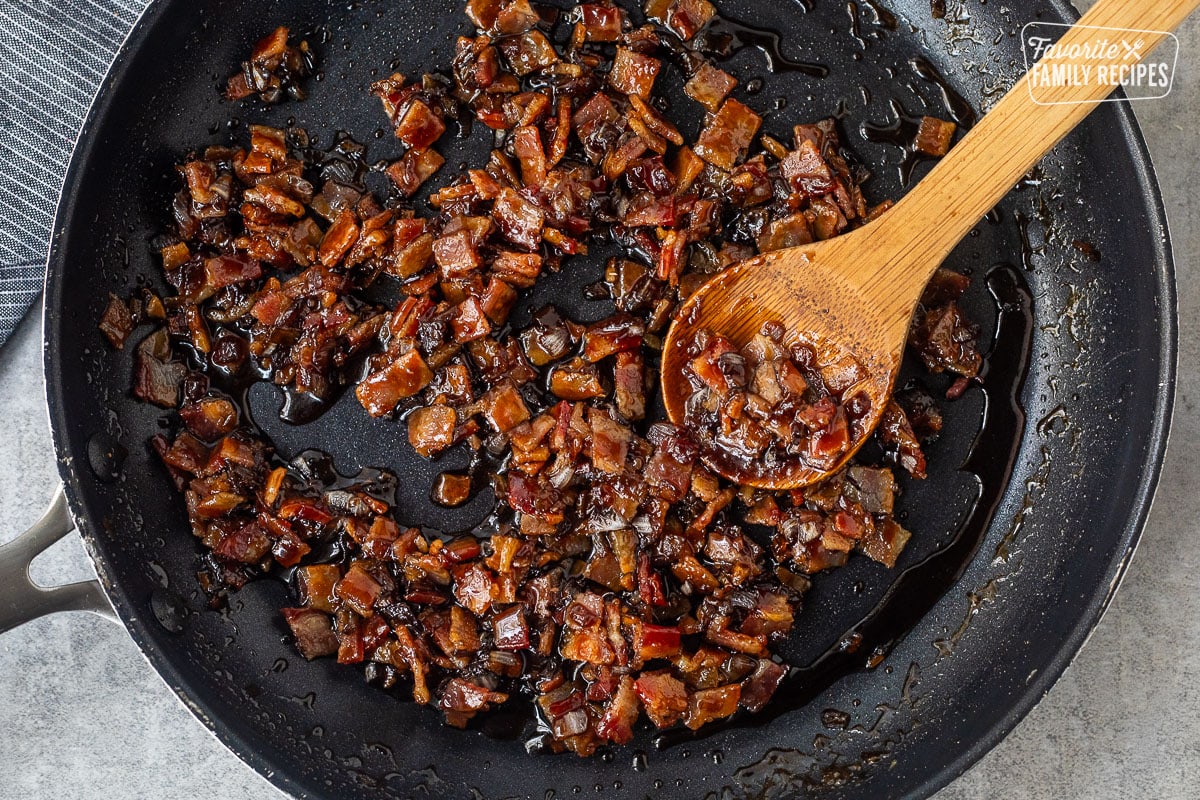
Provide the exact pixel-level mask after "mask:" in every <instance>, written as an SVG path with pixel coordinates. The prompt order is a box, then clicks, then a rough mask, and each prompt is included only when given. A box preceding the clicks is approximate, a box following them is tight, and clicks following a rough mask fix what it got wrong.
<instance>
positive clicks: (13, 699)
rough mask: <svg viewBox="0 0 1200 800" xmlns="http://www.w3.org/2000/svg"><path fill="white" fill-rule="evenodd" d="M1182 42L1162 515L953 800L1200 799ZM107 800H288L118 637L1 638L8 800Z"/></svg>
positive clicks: (2, 496)
mask: <svg viewBox="0 0 1200 800" xmlns="http://www.w3.org/2000/svg"><path fill="white" fill-rule="evenodd" d="M1081 5H1082V4H1081ZM1180 38H1181V40H1182V47H1181V51H1180V59H1179V68H1178V72H1177V75H1176V79H1175V88H1174V90H1173V92H1172V94H1171V95H1170V96H1169V97H1168V98H1166V99H1164V100H1158V101H1149V102H1143V103H1140V104H1138V105H1137V106H1136V110H1137V114H1138V118H1139V120H1140V121H1141V124H1142V129H1143V131H1144V133H1145V135H1146V139H1147V141H1148V143H1149V146H1150V151H1151V153H1152V154H1153V157H1154V161H1155V163H1156V165H1158V174H1159V180H1160V182H1161V184H1162V190H1163V195H1164V198H1165V201H1166V205H1167V210H1168V215H1169V219H1170V225H1171V233H1172V237H1173V240H1174V248H1175V261H1176V268H1177V270H1178V275H1179V314H1180V357H1179V366H1180V373H1179V388H1178V396H1177V401H1176V414H1175V421H1174V430H1173V435H1172V441H1171V447H1170V451H1169V453H1168V455H1167V461H1166V465H1165V467H1164V470H1163V476H1162V482H1161V485H1160V487H1159V491H1158V498H1157V501H1156V503H1155V507H1154V510H1153V513H1152V514H1151V516H1150V521H1149V524H1148V526H1147V528H1146V532H1145V535H1144V536H1143V537H1142V544H1141V547H1140V549H1139V550H1138V553H1137V557H1136V558H1135V559H1134V560H1133V563H1132V565H1131V566H1130V568H1129V572H1128V575H1127V577H1126V579H1125V582H1124V586H1123V587H1122V588H1121V590H1120V592H1119V593H1118V594H1117V596H1116V599H1115V600H1114V601H1113V604H1112V606H1111V607H1110V609H1109V611H1108V613H1107V615H1106V616H1105V617H1104V619H1103V621H1102V622H1101V623H1100V625H1099V627H1098V628H1097V629H1096V631H1095V634H1094V635H1093V636H1092V638H1091V640H1090V641H1089V642H1088V644H1087V646H1086V647H1085V648H1084V650H1083V651H1082V652H1081V653H1080V655H1079V657H1078V658H1077V659H1076V661H1075V662H1074V664H1073V665H1072V666H1071V667H1070V668H1069V669H1068V670H1067V672H1066V674H1065V675H1064V676H1063V677H1062V679H1061V680H1060V681H1059V682H1058V683H1057V685H1056V686H1055V687H1054V688H1053V690H1052V691H1051V692H1050V693H1049V694H1048V695H1047V697H1046V698H1045V699H1044V700H1043V701H1042V703H1041V704H1040V705H1039V706H1038V707H1037V708H1036V709H1035V710H1034V711H1033V712H1032V713H1031V714H1030V715H1029V716H1028V717H1027V718H1026V719H1025V720H1024V721H1023V722H1022V723H1021V724H1020V725H1019V726H1018V727H1017V729H1016V730H1015V731H1014V732H1013V733H1012V735H1010V736H1009V737H1008V738H1007V739H1006V740H1005V741H1004V742H1002V743H1001V744H1000V745H999V746H998V747H997V748H996V749H995V750H993V751H992V752H991V753H990V754H989V755H987V756H986V757H985V758H984V759H983V760H982V761H980V762H979V763H978V764H977V765H976V766H975V767H974V768H972V769H971V770H970V771H969V772H968V773H967V774H966V775H964V776H963V777H962V778H960V779H959V780H957V781H956V782H955V783H954V784H952V785H951V786H949V787H948V788H946V789H945V790H943V791H942V792H941V793H940V794H938V795H937V797H938V798H939V800H969V799H970V798H984V797H993V796H1001V797H1006V798H1029V800H1041V799H1042V798H1045V799H1046V800H1050V799H1051V798H1053V799H1054V800H1063V798H1085V797H1086V798H1089V800H1107V799H1108V798H1112V799H1113V800H1118V799H1119V800H1128V798H1192V797H1196V796H1198V795H1200V789H1198V788H1197V787H1198V786H1200V649H1198V648H1197V647H1196V643H1197V642H1200V591H1198V587H1200V548H1198V547H1197V546H1196V541H1197V536H1198V535H1200V416H1197V412H1196V403H1197V402H1198V399H1200V352H1198V350H1200V323H1198V320H1200V263H1198V261H1200V200H1198V199H1197V198H1196V197H1195V192H1196V187H1200V135H1198V134H1197V131H1196V128H1195V125H1196V123H1195V119H1196V116H1195V115H1196V109H1200V21H1195V20H1194V21H1192V22H1190V23H1189V24H1188V25H1186V27H1185V28H1184V30H1183V31H1182V32H1181V36H1180ZM40 345H41V340H40V331H39V320H38V319H37V318H36V315H34V316H33V317H31V318H29V319H27V320H26V321H25V322H24V324H23V325H22V326H21V327H20V329H19V330H18V332H17V334H16V336H15V337H14V339H13V341H12V342H11V343H10V344H9V345H8V346H6V347H5V348H3V349H2V350H0V408H2V409H4V418H5V419H4V422H3V424H2V425H0V427H2V428H3V431H4V433H3V442H4V445H3V450H0V454H2V456H3V457H2V458H0V509H2V510H3V525H2V526H0V541H7V540H8V539H10V538H12V537H13V536H14V535H15V534H16V533H17V532H18V531H20V530H23V529H24V528H25V527H26V526H27V525H29V524H30V523H31V522H33V521H34V520H35V519H36V518H37V517H38V515H39V514H40V512H41V510H42V507H43V505H44V504H45V502H46V501H47V499H48V498H49V497H50V494H51V491H52V489H53V487H54V485H55V483H56V475H55V466H54V459H53V457H52V455H51V447H50V435H49V431H48V429H47V421H46V411H45V407H44V403H43V399H42V385H41V383H42V381H41V352H40ZM33 572H34V576H35V578H36V579H38V580H40V581H42V582H43V583H57V582H64V581H71V580H78V579H82V578H85V577H88V576H89V575H90V574H91V568H90V566H89V564H88V560H87V557H86V555H85V553H84V550H83V547H82V546H81V545H80V543H79V542H78V540H77V539H76V538H74V537H68V538H67V539H65V540H64V541H63V542H61V543H59V544H58V545H55V547H54V548H52V549H51V550H50V551H49V552H48V553H46V554H45V555H43V556H42V557H41V558H40V559H39V560H38V561H37V562H36V563H35V567H34V570H33ZM218 787H219V788H218ZM101 797H102V798H107V799H108V800H133V799H134V798H155V799H156V800H158V799H162V798H166V799H168V800H170V799H172V798H184V797H205V798H207V797H221V798H232V797H251V798H274V797H282V795H281V794H280V793H279V792H278V791H277V790H275V789H274V788H273V787H272V786H270V784H268V783H267V782H266V781H265V780H263V779H262V778H260V777H259V776H258V775H256V774H255V773H254V772H252V771H251V770H250V769H249V768H248V767H246V766H245V765H243V764H242V763H241V762H240V761H239V760H238V759H237V758H236V757H234V756H233V755H232V754H230V753H229V752H228V751H226V750H225V749H224V748H223V747H222V746H221V745H220V744H219V743H218V742H217V741H216V739H215V738H213V737H212V736H211V735H210V734H209V733H208V731H207V730H206V729H205V728H204V727H203V726H202V725H201V724H200V723H199V722H197V721H196V720H195V719H194V718H193V717H192V716H191V715H190V714H189V713H188V712H187V711H186V710H185V709H184V708H183V706H182V705H181V704H180V703H179V702H178V701H177V700H176V698H175V697H174V695H172V694H171V693H170V691H169V690H168V689H167V688H166V686H165V685H164V684H163V683H162V682H161V681H160V680H159V679H158V677H157V676H156V675H155V673H154V672H153V671H152V670H151V669H150V667H149V666H148V665H147V664H146V662H145V661H144V660H143V658H142V656H141V655H140V653H139V652H138V650H137V648H136V647H134V645H133V642H132V641H131V640H130V639H129V637H128V636H127V635H126V634H125V632H124V630H123V629H122V628H120V627H119V626H117V625H113V624H110V623H108V622H105V621H103V620H101V619H99V618H97V617H93V616H91V615H86V614H78V613H77V614H63V615H59V616H56V617H51V618H47V619H42V620H38V621H36V622H33V623H30V624H29V625H26V626H25V627H23V628H20V629H17V630H15V631H12V632H10V633H8V634H5V635H3V636H0V798H21V800H39V799H40V798H56V799H57V800H74V799H75V798H101Z"/></svg>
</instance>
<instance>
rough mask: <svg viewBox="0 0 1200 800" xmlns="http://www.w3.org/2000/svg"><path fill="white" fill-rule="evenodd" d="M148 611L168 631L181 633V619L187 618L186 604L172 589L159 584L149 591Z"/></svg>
mask: <svg viewBox="0 0 1200 800" xmlns="http://www.w3.org/2000/svg"><path fill="white" fill-rule="evenodd" d="M150 612H151V613H152V614H154V619H155V620H157V621H158V624H159V625H162V626H163V628H164V629H165V630H167V631H168V632H170V633H182V632H183V621H184V620H185V619H187V614H188V609H187V604H185V603H184V602H183V598H182V597H180V596H179V593H178V592H176V591H175V590H174V589H168V588H166V587H163V586H160V587H158V588H157V589H155V590H154V591H153V592H151V593H150Z"/></svg>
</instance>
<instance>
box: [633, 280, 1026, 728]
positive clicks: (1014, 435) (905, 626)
mask: <svg viewBox="0 0 1200 800" xmlns="http://www.w3.org/2000/svg"><path fill="white" fill-rule="evenodd" d="M987 287H988V291H990V292H991V294H992V297H993V298H994V299H995V301H996V305H997V308H998V315H997V320H996V333H995V337H994V339H993V342H992V347H991V352H990V353H989V354H988V356H987V359H986V360H985V362H984V367H983V370H982V372H981V373H980V382H981V384H982V389H983V393H984V398H985V405H984V412H983V423H982V426H981V427H980V430H979V433H978V434H977V435H976V437H975V441H974V443H973V444H972V446H971V451H970V454H969V455H968V456H967V459H966V461H965V462H964V463H963V466H962V469H963V471H965V472H969V473H971V474H973V475H974V476H975V477H976V478H977V480H978V483H979V490H978V495H977V496H976V499H975V502H974V504H973V505H972V508H971V510H970V512H969V513H968V515H967V517H966V519H965V520H963V522H962V523H961V524H960V525H959V527H958V530H957V531H956V532H955V533H954V536H953V538H952V539H951V541H950V543H949V544H947V545H946V546H945V547H943V548H942V549H940V550H938V551H937V552H935V553H933V554H932V555H930V556H928V557H927V558H925V560H923V561H921V562H920V563H919V564H915V565H914V566H911V567H909V568H908V569H906V570H905V571H904V572H902V573H901V574H900V576H899V577H898V578H897V579H896V580H895V582H894V583H893V584H892V585H891V587H890V588H889V589H888V591H887V592H886V593H885V594H884V596H883V598H882V599H881V600H880V601H879V604H878V605H876V606H875V608H874V609H873V610H872V611H871V613H870V614H868V615H867V616H866V617H865V618H863V620H862V621H860V622H859V623H858V624H857V625H855V626H854V627H852V628H850V629H849V630H847V631H846V632H845V633H844V634H842V636H841V637H839V639H838V642H837V643H836V644H835V645H833V646H832V647H830V648H829V649H828V650H827V651H826V652H825V653H824V654H822V655H821V656H820V657H819V658H817V659H816V660H815V661H813V662H812V663H810V664H808V665H806V666H803V667H798V666H795V665H792V667H791V670H790V672H789V673H788V676H787V678H785V679H784V682H783V684H782V685H781V686H780V687H779V690H778V691H777V692H776V693H775V696H774V697H772V698H771V702H770V703H769V704H768V705H767V707H766V708H765V709H763V710H762V711H760V712H759V713H757V714H746V713H744V712H739V714H738V715H737V716H735V717H733V718H732V719H730V720H729V721H727V722H724V723H715V724H712V725H709V726H706V727H705V728H704V729H702V730H701V731H699V732H697V733H693V732H691V731H688V730H670V731H667V732H665V733H663V734H660V735H659V736H658V737H656V739H655V744H656V746H657V747H659V748H660V749H662V748H666V747H671V746H673V745H676V744H680V743H682V742H686V741H692V740H695V739H698V738H705V737H707V736H711V735H712V734H714V733H717V732H718V731H722V730H728V729H731V728H750V727H759V726H762V725H765V724H767V723H769V722H770V721H772V720H774V719H776V718H778V717H780V716H782V715H784V714H787V713H789V712H791V711H794V710H796V709H798V708H801V707H803V706H805V705H807V704H808V703H810V702H812V701H813V700H814V699H816V697H817V696H818V695H820V694H821V693H822V692H824V691H825V690H826V689H827V688H829V687H830V686H831V685H833V684H834V683H835V682H837V681H838V680H840V679H841V678H843V677H845V676H846V675H849V674H851V673H853V672H857V671H859V670H861V669H872V668H874V667H875V666H877V665H878V664H879V663H880V662H881V661H882V660H883V659H884V658H885V657H886V656H887V654H888V652H890V651H891V649H892V648H893V647H894V646H895V645H896V644H897V643H898V642H899V641H900V640H901V639H903V638H904V636H905V635H906V634H907V633H908V632H909V631H910V630H911V629H912V628H913V626H915V625H916V624H917V623H918V622H919V621H920V620H921V618H922V617H924V616H925V615H926V614H927V613H929V611H930V610H931V609H932V608H933V607H934V605H935V604H936V603H937V602H938V600H940V599H941V598H942V596H943V595H945V593H946V592H947V591H948V590H949V589H950V588H951V587H952V586H953V585H954V584H955V583H957V581H958V579H959V578H960V577H962V574H963V572H964V571H965V570H966V569H967V566H968V565H969V564H970V563H971V561H972V560H973V559H974V557H975V554H976V553H977V552H978V550H979V546H980V545H981V544H982V542H983V539H984V536H985V535H986V534H987V531H988V528H989V527H990V526H991V523H992V519H993V518H994V516H995V514H996V510H997V508H998V507H999V505H1000V502H1001V500H1002V499H1003V497H1004V491H1005V488H1006V487H1007V485H1008V481H1009V478H1010V476H1011V475H1012V470H1013V465H1014V464H1015V463H1016V459H1017V455H1018V452H1019V448H1020V442H1021V433H1022V431H1023V430H1024V429H1025V410H1024V408H1023V407H1022V405H1021V393H1022V390H1023V389H1024V386H1025V373H1026V369H1027V367H1028V365H1029V358H1030V352H1031V347H1032V340H1033V308H1032V295H1031V293H1030V291H1029V286H1028V284H1027V283H1026V282H1025V278H1024V277H1023V275H1022V274H1021V272H1020V271H1019V270H1018V269H1016V268H1014V267H1012V266H1009V265H1007V264H1002V265H999V266H997V267H994V268H993V269H992V270H991V272H989V273H988V276H987Z"/></svg>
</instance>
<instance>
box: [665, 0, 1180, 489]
mask: <svg viewBox="0 0 1200 800" xmlns="http://www.w3.org/2000/svg"><path fill="white" fill-rule="evenodd" d="M1198 6H1200V0H1162V1H1161V2H1159V1H1156V2H1153V3H1150V2H1146V1H1145V0H1100V1H1099V2H1097V3H1096V4H1095V5H1094V6H1093V7H1092V9H1091V10H1090V11H1089V12H1088V13H1087V14H1086V15H1085V16H1084V17H1083V18H1082V19H1081V20H1080V21H1079V22H1078V23H1076V24H1075V25H1074V26H1073V27H1072V28H1071V29H1070V30H1069V31H1067V32H1066V33H1065V34H1064V35H1063V37H1062V39H1061V40H1060V41H1059V45H1060V48H1059V53H1070V52H1079V53H1081V55H1080V56H1079V57H1078V58H1061V57H1058V58H1056V61H1055V64H1056V65H1062V64H1064V62H1065V63H1067V64H1068V65H1069V64H1071V63H1075V64H1076V65H1077V66H1079V67H1087V68H1088V69H1090V70H1092V72H1091V74H1092V75H1096V74H1098V69H1097V68H1098V67H1099V66H1103V67H1105V71H1106V72H1108V73H1110V74H1113V73H1115V72H1116V71H1117V70H1118V68H1120V67H1127V66H1129V63H1130V62H1129V61H1127V60H1126V52H1125V51H1124V50H1122V49H1121V48H1119V47H1117V46H1116V45H1115V44H1114V45H1113V48H1114V49H1113V50H1110V51H1106V53H1107V54H1110V55H1111V56H1112V57H1111V58H1109V57H1107V55H1097V54H1096V52H1095V48H1090V47H1087V45H1088V43H1089V42H1091V41H1093V40H1095V39H1096V38H1097V35H1098V34H1097V32H1096V31H1095V30H1094V29H1096V28H1101V29H1107V32H1103V33H1104V36H1105V37H1107V38H1108V39H1113V40H1118V39H1119V37H1120V33H1121V32H1122V31H1124V32H1128V33H1129V35H1130V36H1131V37H1133V38H1134V39H1135V40H1136V41H1138V42H1140V43H1141V49H1140V52H1141V54H1142V56H1143V57H1145V56H1149V55H1150V54H1151V52H1152V51H1153V50H1154V48H1155V46H1157V45H1158V44H1159V43H1160V42H1161V41H1162V40H1163V39H1165V38H1166V37H1167V36H1168V35H1169V34H1168V33H1166V32H1167V31H1172V30H1174V29H1175V28H1176V27H1178V26H1179V24H1180V23H1182V22H1183V20H1184V19H1185V18H1186V17H1187V16H1188V15H1189V14H1190V13H1191V12H1192V11H1194V10H1195V9H1196V8H1197V7H1198ZM1114 29H1115V30H1116V31H1117V33H1112V31H1113V30H1114ZM1074 45H1080V47H1079V48H1076V49H1075V51H1073V50H1072V46H1074ZM1117 51H1121V52H1117ZM1036 66H1037V65H1035V69H1036ZM1112 89H1113V87H1112V86H1111V85H1107V84H1103V83H1100V82H1098V81H1094V80H1093V81H1089V82H1082V83H1065V84H1063V85H1059V86H1050V87H1047V86H1040V87H1039V88H1037V90H1036V99H1035V93H1034V88H1033V86H1032V84H1031V80H1030V76H1029V75H1026V76H1025V77H1024V78H1022V79H1021V80H1020V81H1019V82H1018V83H1017V84H1016V86H1014V87H1013V88H1012V90H1010V91H1009V92H1008V94H1007V95H1005V96H1004V98H1003V99H1002V100H1001V101H1000V102H999V103H998V104H997V105H996V106H995V107H994V108H993V109H992V110H991V111H990V112H989V113H988V114H987V115H986V116H984V117H983V119H982V120H980V122H979V124H978V125H976V126H975V127H974V128H973V129H972V130H971V131H970V132H969V133H968V134H967V135H966V136H964V137H963V139H962V141H961V142H959V144H958V145H957V146H956V147H955V148H954V149H953V150H952V151H951V152H950V154H949V155H947V156H946V157H945V158H944V159H943V160H942V161H941V162H939V163H938V164H937V166H935V167H934V168H933V170H932V171H931V172H930V173H929V175H928V176H927V177H926V178H925V179H924V180H923V181H921V182H920V183H919V184H918V185H917V186H916V187H914V188H913V190H912V191H911V192H909V193H908V195H906V196H905V197H904V198H903V199H902V200H901V201H900V202H899V203H897V204H896V205H895V206H894V207H893V208H892V209H890V210H888V211H887V212H886V213H884V214H883V216H882V217H880V218H879V219H877V220H876V221H874V222H871V223H869V224H867V225H865V226H863V227H861V228H858V229H855V230H853V231H851V232H849V233H846V234H844V235H842V236H838V237H836V238H833V239H829V240H827V241H824V242H818V243H814V244H810V245H803V246H801V247H794V248H788V249H785V250H778V251H775V252H772V253H767V254H764V255H760V256H757V257H755V258H752V259H749V260H747V261H744V262H742V263H740V264H737V265H736V266H734V267H732V268H730V269H728V270H726V271H725V272H722V273H721V274H719V275H717V276H716V277H715V278H713V279H712V280H710V281H709V282H708V283H706V284H705V285H704V286H702V287H701V288H700V289H699V291H697V292H696V293H695V294H693V295H692V296H691V297H689V298H688V299H687V300H686V301H685V302H684V303H682V304H681V306H680V307H679V309H678V310H677V311H676V314H675V318H674V321H673V322H672V325H671V328H670V330H669V331H668V332H667V338H666V342H665V343H664V349H663V359H662V391H663V399H664V401H665V404H666V408H667V413H668V415H669V416H670V418H671V420H672V422H674V423H675V424H676V425H686V424H687V414H686V407H687V402H688V399H689V398H690V397H691V396H692V394H693V392H694V387H693V386H692V384H691V382H690V380H689V379H688V377H687V375H686V372H685V366H686V365H687V363H688V362H689V345H690V343H691V342H692V340H693V337H694V336H695V334H696V333H697V332H699V331H701V330H706V331H709V332H712V333H715V334H719V335H721V336H723V337H725V338H726V339H728V340H730V342H731V343H732V344H733V345H735V346H737V347H741V346H743V345H745V344H746V343H747V342H749V341H750V339H751V338H752V337H753V336H754V335H755V334H757V333H759V331H761V330H762V329H763V325H764V324H765V323H769V322H775V323H780V324H782V325H783V328H784V330H785V332H786V333H785V341H787V338H786V337H790V338H792V339H795V338H797V337H802V338H803V339H804V341H806V342H808V343H810V344H812V345H814V346H815V348H816V350H817V356H818V362H819V363H829V362H830V361H834V360H837V359H838V358H840V357H844V356H845V355H847V354H848V355H850V356H852V357H853V358H854V359H856V360H857V361H858V362H859V363H860V364H861V365H862V366H863V367H865V369H866V371H867V377H866V378H865V379H863V380H862V381H861V382H860V383H859V384H858V385H856V386H855V387H853V388H852V389H850V390H847V391H846V392H844V393H843V397H848V396H851V395H853V394H855V393H862V394H865V395H866V397H867V398H868V399H869V400H870V406H869V409H868V410H867V413H866V414H865V416H864V417H862V418H861V419H859V420H857V423H856V424H855V425H854V426H853V428H854V430H853V433H854V436H853V439H852V441H851V444H850V447H849V448H848V449H846V450H845V451H844V453H843V455H842V456H841V457H840V459H839V460H838V461H837V463H836V464H828V463H825V464H822V465H821V468H818V467H814V466H812V465H811V464H806V463H804V462H803V461H802V460H801V459H799V458H797V459H795V460H793V461H791V462H789V463H784V464H773V465H769V466H768V465H765V464H763V463H751V462H748V461H746V460H744V459H743V460H738V459H736V458H725V457H723V454H722V452H720V451H718V450H716V449H715V448H714V447H709V448H707V451H706V452H705V455H704V459H705V462H706V463H707V464H708V465H709V466H710V467H711V468H713V469H714V470H716V471H717V472H718V473H720V474H721V475H723V476H724V477H726V478H728V479H730V480H733V481H736V482H738V483H742V484H747V485H751V486H757V487H761V488H768V489H794V488H797V487H801V486H805V485H807V484H810V483H813V482H815V481H818V480H820V479H822V478H824V477H825V476H827V475H829V474H830V473H832V472H834V471H835V470H837V469H838V468H840V467H841V466H842V465H843V464H844V463H845V461H846V460H847V459H849V458H850V457H851V456H852V455H854V453H855V452H856V451H857V450H858V448H859V447H860V446H861V445H862V444H863V442H865V441H866V439H867V438H869V436H870V434H871V432H872V431H873V430H874V428H875V426H876V425H877V424H878V422H879V419H880V416H881V415H882V413H883V411H884V409H885V407H886V405H887V401H888V398H889V397H890V395H891V392H892V387H893V385H894V383H895V380H896V373H897V371H898V370H899V368H900V359H901V357H902V356H903V352H904V345H905V341H906V339H907V335H908V328H909V324H910V322H911V320H912V315H913V311H914V309H915V308H916V305H917V301H918V300H919V299H920V297H921V293H922V292H923V290H924V287H925V284H926V283H927V282H928V281H929V279H930V277H931V276H932V275H933V273H934V271H935V270H936V269H937V268H938V266H940V265H941V263H942V261H943V260H944V259H945V257H946V256H947V255H948V254H949V252H950V250H951V249H952V248H953V247H954V246H955V245H956V244H958V242H959V241H960V240H961V239H962V238H963V237H964V236H966V235H967V233H968V232H969V231H970V230H971V228H973V227H974V226H975V225H976V224H977V223H978V222H979V220H980V219H981V218H982V217H983V215H984V214H986V213H987V212H988V211H989V210H990V209H991V208H992V207H993V206H995V204H996V203H997V202H999V200H1000V199H1001V198H1002V197H1003V196H1004V195H1005V194H1006V193H1007V192H1008V191H1009V189H1011V188H1012V187H1013V186H1014V185H1015V184H1016V183H1017V181H1018V180H1020V179H1021V177H1022V176H1023V175H1025V174H1026V173H1027V172H1028V171H1029V170H1030V169H1031V168H1032V167H1033V166H1034V165H1035V164H1037V162H1038V161H1040V160H1041V158H1042V156H1044V155H1045V154H1046V153H1047V152H1049V151H1050V149H1051V148H1052V147H1054V145H1055V144H1057V143H1058V142H1059V140H1061V139H1062V138H1063V137H1064V136H1066V135H1067V133H1069V132H1070V131H1071V130H1072V129H1073V128H1074V127H1075V126H1076V125H1077V124H1079V122H1081V121H1082V120H1083V119H1084V118H1085V117H1086V116H1087V115H1088V114H1089V113H1090V112H1091V110H1092V109H1093V108H1094V107H1095V105H1096V104H1097V103H1099V102H1100V101H1102V100H1103V99H1104V98H1105V97H1107V96H1108V94H1109V93H1110V92H1111V91H1112Z"/></svg>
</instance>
